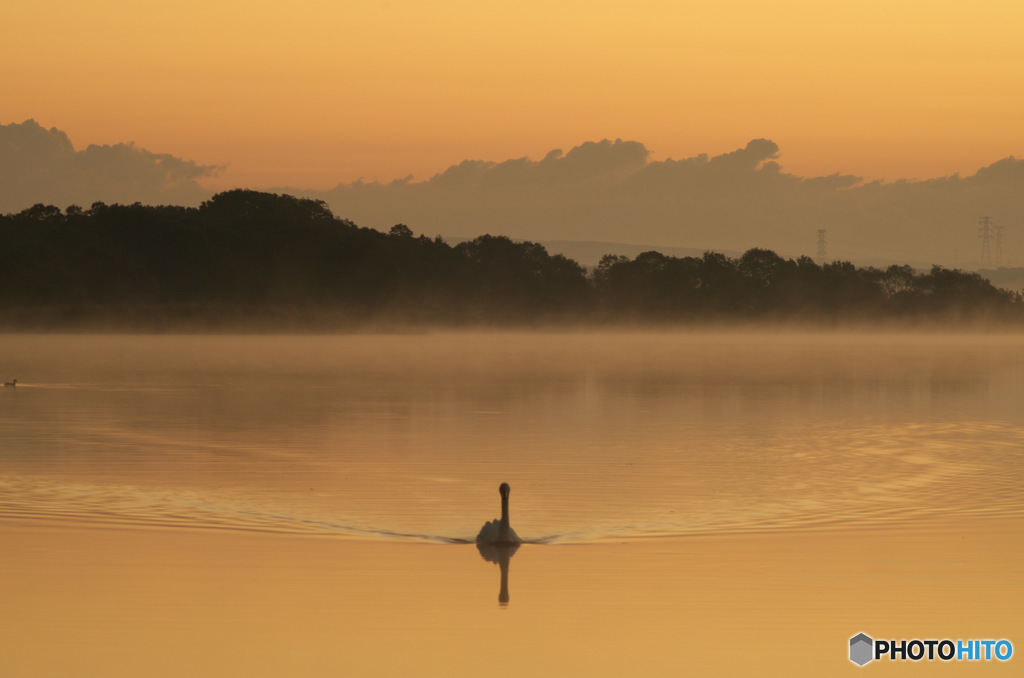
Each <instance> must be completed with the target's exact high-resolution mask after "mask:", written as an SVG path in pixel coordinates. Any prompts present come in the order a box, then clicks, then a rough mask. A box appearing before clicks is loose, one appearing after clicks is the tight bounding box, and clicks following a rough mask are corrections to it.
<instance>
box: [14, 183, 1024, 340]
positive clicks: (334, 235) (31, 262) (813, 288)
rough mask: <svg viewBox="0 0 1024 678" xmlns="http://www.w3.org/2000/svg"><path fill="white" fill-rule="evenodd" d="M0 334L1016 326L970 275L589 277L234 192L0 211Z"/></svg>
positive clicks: (1016, 316)
mask: <svg viewBox="0 0 1024 678" xmlns="http://www.w3.org/2000/svg"><path fill="white" fill-rule="evenodd" d="M0 257H2V262H3V265H2V266H0V324H3V325H5V326H8V327H11V326H19V325H20V326H33V325H35V326H50V327H60V326H75V325H81V324H88V323H93V322H100V323H102V322H125V323H129V324H134V325H141V326H158V327H159V326H167V327H174V326H189V325H190V324H194V325H204V324H212V325H213V326H225V327H230V326H232V325H237V324H242V323H246V322H253V323H255V324H257V325H260V324H263V325H265V326H267V328H268V329H269V328H271V326H273V325H274V323H281V324H282V325H283V326H289V325H291V326H296V327H309V326H318V325H324V326H330V325H346V324H351V323H359V322H368V321H390V322H405V321H411V322H429V323H443V324H459V323H466V324H473V323H499V324H547V323H555V322H601V323H615V322H636V323H648V322H655V323H664V322H672V323H674V322H701V321H709V320H710V321H745V320H814V321H826V322H838V321H847V320H849V321H855V320H906V319H909V320H942V321H947V320H954V319H979V318H984V319H989V320H1002V321H1018V320H1020V319H1021V318H1022V317H1024V301H1022V298H1021V295H1020V294H1018V293H1015V292H1009V291H1006V290H1002V289H999V288H996V287H994V286H993V285H992V284H991V283H990V282H989V281H988V280H986V279H985V278H982V277H981V276H980V275H978V274H976V273H966V272H963V271H959V270H949V269H945V268H942V267H940V266H934V267H932V269H931V271H929V272H927V273H919V272H916V271H915V270H913V269H912V268H911V267H909V266H890V267H889V268H887V269H885V270H882V269H877V268H871V267H867V268H858V267H856V266H854V265H852V264H851V263H849V262H840V261H836V262H832V263H827V264H824V265H819V264H817V263H815V262H814V261H813V260H812V259H810V258H809V257H800V258H798V259H797V260H795V261H794V260H792V259H784V258H783V257H781V256H779V255H778V254H776V253H775V252H772V251H770V250H765V249H751V250H749V251H747V252H746V253H745V254H743V255H742V256H741V257H739V258H730V257H726V256H724V255H722V254H719V253H715V252H707V253H705V254H704V256H703V257H671V256H666V255H663V254H660V253H658V252H645V253H643V254H640V255H638V256H637V257H635V258H633V259H630V258H628V257H622V256H615V255H608V256H605V257H604V258H603V259H602V260H601V262H600V264H599V265H598V266H597V267H596V268H595V269H594V270H592V271H590V272H589V273H588V272H587V271H586V270H585V269H584V268H583V267H582V266H580V265H579V264H578V263H577V262H575V261H572V260H570V259H567V258H566V257H564V256H562V255H557V254H556V255H552V254H549V253H548V252H547V251H546V250H545V248H544V247H543V246H541V245H539V244H537V243H531V242H515V241H512V240H511V239H509V238H507V237H503V236H492V235H482V236H480V237H478V238H475V239H473V240H469V241H467V242H461V243H458V244H456V245H451V244H449V243H447V242H445V241H444V240H442V239H441V238H440V237H437V238H433V239H431V238H427V237H424V236H418V237H417V236H415V235H414V234H413V232H412V230H411V229H410V228H408V227H407V226H405V225H402V224H398V225H396V226H394V227H393V228H392V229H391V230H390V231H389V232H388V233H382V232H380V231H376V230H373V229H369V228H361V227H359V226H356V225H355V224H353V223H352V222H350V221H348V220H345V219H341V218H338V217H336V216H335V215H334V214H332V213H331V211H330V210H329V209H328V208H327V206H326V204H325V203H324V202H323V201H318V200H309V199H302V198H295V197H292V196H289V195H276V194H270V193H262V192H256V191H248V190H233V191H227V192H224V193H219V194H217V195H215V196H214V197H213V198H211V199H210V200H208V201H206V202H204V203H203V204H202V205H201V206H200V207H198V208H185V207H175V206H146V205H142V204H139V203H136V204H133V205H117V204H115V205H106V204H103V203H94V204H93V205H92V206H91V207H90V208H89V209H82V208H80V207H76V206H71V207H68V208H67V209H66V210H63V211H62V210H61V209H59V208H57V207H54V206H49V205H36V206H34V207H32V208H30V209H27V210H24V211H22V212H20V213H17V214H8V215H2V216H0Z"/></svg>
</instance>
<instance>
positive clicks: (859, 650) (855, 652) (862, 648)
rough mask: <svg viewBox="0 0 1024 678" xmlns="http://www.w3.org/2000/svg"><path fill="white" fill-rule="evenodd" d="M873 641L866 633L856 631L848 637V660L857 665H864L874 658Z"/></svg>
mask: <svg viewBox="0 0 1024 678" xmlns="http://www.w3.org/2000/svg"><path fill="white" fill-rule="evenodd" d="M874 649H875V641H873V640H871V637H870V636H868V635H867V634H866V633H858V634H857V635H855V636H854V637H853V638H850V661H851V662H853V663H854V664H856V665H857V666H864V665H865V664H867V663H868V662H869V661H871V660H872V659H874V658H875V657H874V654H875V653H874Z"/></svg>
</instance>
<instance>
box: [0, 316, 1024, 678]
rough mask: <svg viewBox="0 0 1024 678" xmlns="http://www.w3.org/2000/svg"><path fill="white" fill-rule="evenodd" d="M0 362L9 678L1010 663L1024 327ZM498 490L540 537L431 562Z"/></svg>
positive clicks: (597, 672)
mask: <svg viewBox="0 0 1024 678" xmlns="http://www.w3.org/2000/svg"><path fill="white" fill-rule="evenodd" d="M0 373H2V374H0V376H2V378H3V380H5V381H7V380H10V379H13V378H17V379H18V380H19V385H18V386H17V387H16V388H3V389H2V391H0V600H2V601H3V605H2V610H3V612H2V613H0V675H3V676H8V675H10V676H18V677H19V678H53V677H64V676H75V677H76V678H92V677H94V676H95V677H97V678H135V677H137V676H147V677H150V678H163V677H167V678H177V677H179V676H202V677H204V678H205V677H206V676H210V677H211V678H214V677H216V678H223V677H224V676H249V677H251V678H263V677H266V678H278V677H280V676H306V677H317V678H319V677H321V676H323V677H324V678H327V677H331V678H334V677H336V676H396V677H398V676H401V677H403V678H404V677H406V676H443V677H444V678H451V676H467V677H469V676H478V675H480V674H481V673H486V674H487V675H488V676H509V677H512V676H515V677H521V676H523V675H531V676H559V677H560V676H574V675H587V676H597V677H608V678H611V677H614V678H619V677H621V676H678V675H701V676H744V675H778V676H787V677H788V676H814V677H818V676H832V675H839V674H841V673H842V672H844V671H849V672H850V673H851V675H853V673H854V672H856V671H862V670H869V671H871V672H872V673H873V674H875V673H881V674H883V675H886V674H887V672H888V675H905V674H906V671H907V670H908V667H907V666H905V665H901V664H899V663H898V662H893V663H891V664H886V663H884V662H880V663H879V665H877V666H872V667H869V668H867V669H859V668H858V667H856V666H855V665H853V664H852V663H851V662H850V661H849V660H848V658H847V655H848V640H849V638H850V637H851V636H852V635H854V634H856V633H858V632H861V631H863V632H867V633H869V634H874V637H879V638H915V637H916V638H996V639H998V638H1007V639H1010V640H1011V641H1013V642H1014V644H1015V648H1016V650H1017V653H1016V654H1019V652H1020V651H1021V649H1022V648H1024V621H1022V618H1021V615H1020V610H1021V609H1022V607H1024V542H1022V540H1021V539H1020V538H1019V535H1020V534H1021V529H1022V525H1024V520H1022V518H1024V465H1022V459H1024V453H1022V450H1024V339H1022V338H1021V337H1015V336H1005V335H1003V336H983V335H978V334H972V335H967V334H964V335H956V336H954V335H913V336H912V335H895V334H860V335H840V334H808V333H790V334H783V333H759V334H743V333H722V334H711V333H690V334H683V333H660V334H659V333H633V334H610V333H603V334H585V333H578V334H550V333H548V334H507V333H462V334H422V335H388V336H331V337H222V336H218V337H174V336H147V337H132V336H59V337H54V336H23V335H21V336H0ZM502 481H507V482H509V483H511V485H512V523H513V525H514V526H515V529H516V531H517V532H518V533H519V535H520V536H522V537H524V538H526V539H528V540H530V541H533V542H539V543H537V544H526V545H523V546H522V547H520V549H519V550H518V551H516V552H514V556H515V557H514V558H512V557H511V556H512V555H513V554H512V553H502V552H498V551H494V552H488V551H482V552H478V550H477V548H475V547H473V546H469V545H461V546H459V545H453V544H452V543H451V542H456V543H459V542H463V541H466V540H472V539H473V537H474V535H475V534H476V532H477V530H478V529H479V527H480V525H481V524H482V523H483V522H484V521H485V520H488V519H490V518H493V517H495V516H496V515H497V513H498V511H499V503H498V501H499V500H498V492H497V487H498V484H499V483H501V482H502ZM647 537H658V538H647ZM481 556H483V558H481ZM486 561H490V562H486ZM923 663H924V662H922V664H923ZM1014 666H1019V660H1018V659H1017V657H1014V660H1013V661H1012V662H1010V663H1009V664H1004V663H997V662H989V663H983V664H982V665H979V663H977V662H965V663H963V665H961V666H958V667H953V666H946V665H943V666H941V667H938V666H934V667H933V666H932V665H929V667H930V668H936V669H942V670H940V672H942V673H946V672H947V671H945V670H944V669H949V670H952V671H953V672H957V671H958V670H959V671H962V672H964V673H970V675H976V674H977V673H978V672H979V671H980V672H982V673H984V672H986V671H987V672H990V673H992V674H998V675H1002V676H1005V675H1011V674H1013V673H1014ZM917 668H923V667H922V666H917ZM1018 672H1019V671H1018Z"/></svg>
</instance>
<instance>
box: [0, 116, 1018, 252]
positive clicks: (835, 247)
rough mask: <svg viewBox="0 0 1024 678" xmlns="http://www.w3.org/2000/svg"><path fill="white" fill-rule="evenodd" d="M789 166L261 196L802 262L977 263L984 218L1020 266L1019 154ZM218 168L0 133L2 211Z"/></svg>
mask: <svg viewBox="0 0 1024 678" xmlns="http://www.w3.org/2000/svg"><path fill="white" fill-rule="evenodd" d="M783 160H784V155H783V152H782V150H781V149H780V147H779V145H778V144H776V143H775V142H774V141H771V140H769V139H754V140H753V141H750V142H749V143H747V144H746V145H745V146H743V147H741V148H737V149H736V150H733V151H730V152H728V153H723V154H720V155H715V156H708V155H706V154H700V155H696V156H693V157H688V158H682V159H679V160H673V159H668V160H659V161H653V160H651V153H650V151H649V150H648V149H647V148H646V147H645V146H644V145H643V144H642V143H640V142H637V141H624V140H621V139H616V140H614V141H611V140H607V139H606V140H604V141H597V142H595V141H588V142H585V143H582V144H580V145H578V146H576V147H574V148H572V149H570V150H569V151H568V152H564V151H562V150H561V149H556V150H553V151H551V152H549V153H547V154H546V155H544V156H543V157H541V158H540V159H537V160H533V159H530V158H514V159H510V160H504V161H498V162H495V161H486V160H465V161H463V162H460V163H458V164H455V165H452V166H451V167H449V168H448V169H447V170H445V171H443V172H440V173H438V174H436V175H435V176H432V177H430V178H428V179H426V180H423V181H414V180H413V178H412V177H406V178H404V179H399V180H396V181H392V182H389V183H378V182H372V183H367V182H361V181H357V182H353V183H346V184H340V185H338V186H337V187H335V188H334V189H332V190H330V191H303V190H301V189H296V188H282V189H268V190H279V191H281V192H288V193H292V194H294V195H302V196H305V197H312V198H317V199H323V200H325V201H327V203H328V204H329V205H330V207H331V209H332V210H333V211H334V213H335V214H336V215H338V216H339V217H343V218H347V219H351V220H352V221H354V222H355V223H357V224H359V225H361V226H370V227H373V228H377V229H380V230H383V231H387V230H388V229H390V228H391V227H392V226H393V225H394V224H398V223H404V224H407V225H408V226H410V227H411V228H412V229H413V231H414V232H416V233H418V234H426V235H429V236H433V235H436V234H440V235H444V236H446V237H453V238H460V237H463V238H472V237H476V236H478V235H481V234H484V233H491V234H501V235H508V236H510V237H512V238H517V239H528V240H534V241H541V242H552V241H590V242H593V241H601V242H603V243H632V244H638V245H650V246H652V247H654V248H658V247H660V248H669V247H672V248H684V249H687V250H696V251H698V252H700V251H703V250H708V249H711V250H717V251H724V252H735V253H738V252H743V251H745V250H747V249H749V248H751V247H765V248H770V249H773V250H775V251H776V252H778V253H780V254H782V255H784V256H794V257H795V256H799V255H802V254H809V255H811V256H815V255H816V254H817V251H816V250H817V247H816V245H817V231H818V229H825V230H826V247H827V252H826V259H829V260H831V259H848V260H851V261H854V262H855V263H857V264H859V265H864V264H875V265H885V264H888V263H901V264H902V263H911V264H916V265H921V266H928V265H931V264H942V265H946V266H960V267H964V268H974V267H980V266H982V265H983V264H985V263H986V262H982V261H981V254H982V243H981V241H980V240H979V237H978V236H979V233H978V228H977V226H978V220H979V218H980V217H982V216H989V217H991V219H992V223H993V224H995V225H996V226H1003V227H1006V228H1004V229H1003V230H1002V231H1000V235H1001V237H1002V238H1003V239H1002V241H1001V243H1002V248H998V247H997V244H996V243H995V242H991V243H990V251H991V253H992V261H991V265H995V264H998V263H999V260H998V258H997V257H998V255H999V254H1000V253H1001V254H1002V255H1003V263H1004V264H1006V265H1014V266H1024V228H1022V227H1024V160H1018V159H1016V158H1014V157H1012V156H1011V157H1007V158H1004V159H1002V160H998V161H997V162H994V163H992V164H990V165H988V166H987V167H982V168H980V169H979V170H977V172H976V173H974V174H972V175H969V176H960V175H956V174H954V175H952V176H948V177H938V178H934V179H927V180H923V181H892V182H882V181H872V182H864V181H862V180H861V178H860V177H856V176H852V175H849V174H839V173H837V174H832V175H829V176H818V177H801V176H797V175H794V174H790V173H787V172H786V171H784V169H783V164H782V163H783ZM217 169H218V168H216V167H211V166H206V165H197V164H196V163H194V162H191V161H187V160H182V159H181V158H177V157H175V156H172V155H167V154H156V153H151V152H149V151H146V150H143V149H139V148H136V147H135V146H134V145H132V144H116V145H113V146H89V147H88V148H86V149H85V150H81V151H76V150H75V148H74V147H73V145H72V143H71V141H70V140H69V139H68V137H67V135H66V134H64V133H63V132H61V131H60V130H57V129H49V130H47V129H44V128H43V127H41V126H40V125H38V124H37V123H36V122H35V121H33V120H29V121H26V122H24V123H22V124H12V125H0V212H14V211H19V210H22V209H25V208H26V207H29V206H31V205H33V204H35V203H40V202H41V203H47V204H55V205H57V206H59V207H66V206H67V205H70V204H78V205H80V206H82V207H88V206H89V205H91V204H92V203H93V202H95V201H103V202H107V203H112V202H122V203H131V202H135V201H141V202H144V203H149V204H184V205H195V204H198V203H199V202H201V201H202V200H204V199H206V198H208V197H209V192H208V191H206V190H204V189H203V188H202V187H201V186H200V185H199V183H198V182H199V180H201V179H203V178H205V177H208V176H211V175H213V174H215V173H216V171H217ZM601 247H604V245H601ZM563 251H569V250H563ZM581 251H582V250H581ZM587 251H588V252H591V251H596V250H595V249H594V248H590V249H588V250H587ZM609 251H610V250H609ZM629 252H634V250H633V249H628V248H625V249H623V250H622V253H629ZM582 263H585V264H592V263H596V260H595V261H582Z"/></svg>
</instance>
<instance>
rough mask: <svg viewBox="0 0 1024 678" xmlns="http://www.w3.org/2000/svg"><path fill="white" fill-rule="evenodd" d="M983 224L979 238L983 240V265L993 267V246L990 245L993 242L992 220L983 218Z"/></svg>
mask: <svg viewBox="0 0 1024 678" xmlns="http://www.w3.org/2000/svg"><path fill="white" fill-rule="evenodd" d="M978 223H979V224H981V226H980V227H978V231H979V232H980V233H981V235H979V236H978V237H979V238H981V265H982V266H989V267H991V266H992V246H991V245H990V244H989V243H990V241H991V240H992V231H993V230H994V229H993V228H992V220H991V219H990V218H989V217H982V218H981V219H980V220H979V221H978Z"/></svg>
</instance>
